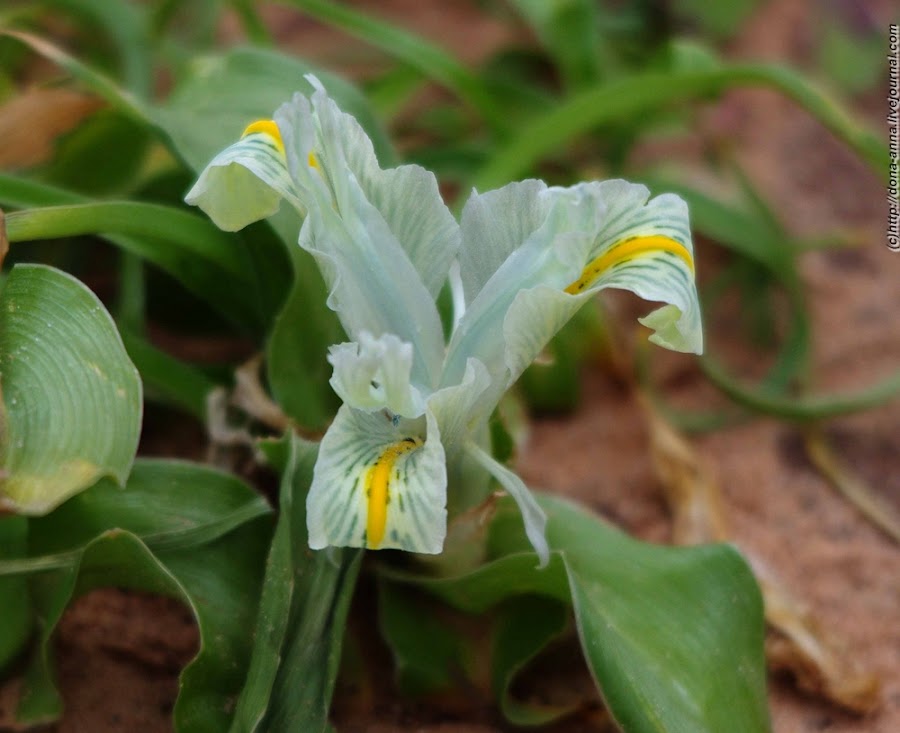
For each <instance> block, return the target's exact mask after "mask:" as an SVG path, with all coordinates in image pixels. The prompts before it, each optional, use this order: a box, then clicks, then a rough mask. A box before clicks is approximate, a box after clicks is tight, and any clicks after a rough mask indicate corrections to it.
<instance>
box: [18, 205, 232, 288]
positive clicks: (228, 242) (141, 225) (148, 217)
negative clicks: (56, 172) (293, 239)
mask: <svg viewBox="0 0 900 733" xmlns="http://www.w3.org/2000/svg"><path fill="white" fill-rule="evenodd" d="M6 229H7V235H8V236H9V241H10V242H23V241H29V240H34V239H55V238H57V237H73V236H77V235H79V234H97V233H99V232H104V233H109V234H124V235H126V236H138V237H151V238H156V239H169V240H171V241H174V242H177V243H178V244H179V245H180V246H181V247H182V248H183V249H185V250H186V251H187V252H189V253H191V254H192V255H195V256H198V257H201V258H203V259H205V260H207V262H208V264H210V265H214V266H216V267H218V268H219V269H220V270H222V271H223V272H225V273H227V274H229V275H231V276H233V277H235V278H236V279H237V281H238V282H240V281H241V280H243V278H244V276H245V275H246V273H245V272H244V267H245V265H246V263H245V262H244V261H243V260H242V258H241V254H240V250H239V249H238V248H236V247H235V246H234V240H233V238H232V237H230V236H229V235H228V234H226V233H225V232H223V231H221V230H219V229H218V228H217V227H215V226H213V225H212V224H211V223H210V222H209V220H208V219H206V218H204V217H202V216H197V215H196V214H192V213H189V212H187V211H182V210H181V209H176V208H174V207H172V206H163V205H161V204H147V203H142V202H138V201H109V202H103V203H83V204H74V205H71V206H48V207H45V208H40V209H26V210H25V211H14V212H12V213H10V214H7V216H6Z"/></svg>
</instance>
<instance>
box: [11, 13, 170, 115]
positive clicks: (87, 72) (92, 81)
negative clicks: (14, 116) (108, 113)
mask: <svg viewBox="0 0 900 733" xmlns="http://www.w3.org/2000/svg"><path fill="white" fill-rule="evenodd" d="M3 36H5V37H7V38H11V39H13V40H15V41H18V42H19V43H21V44H23V45H24V46H26V47H28V48H30V49H31V50H32V51H34V52H35V53H37V54H39V55H40V56H43V57H44V58H46V59H47V60H48V61H51V62H53V63H54V64H56V65H57V66H59V67H60V68H62V69H65V70H66V71H68V72H69V73H70V74H71V75H72V77H73V78H75V79H77V80H78V81H79V82H81V84H82V85H84V87H85V88H86V89H87V90H88V91H90V92H93V93H94V94H96V95H97V96H98V97H100V98H101V99H104V100H105V101H106V102H108V103H109V105H110V107H112V108H113V109H115V110H117V111H119V112H121V113H122V114H123V115H125V116H126V117H129V118H131V119H133V120H135V121H136V122H138V123H139V124H142V125H147V126H150V125H151V124H152V123H151V121H150V119H149V117H148V113H147V109H146V108H145V107H144V104H143V102H142V101H141V100H139V99H138V98H137V97H135V96H134V95H132V94H130V93H129V92H127V91H125V90H124V89H122V88H121V87H119V86H118V85H117V84H116V83H115V82H114V81H112V80H111V79H109V78H108V77H107V76H105V75H104V74H101V73H100V72H98V71H95V70H94V69H92V68H91V67H90V66H88V65H87V64H83V63H82V62H81V61H79V60H78V59H76V58H74V57H72V56H70V55H69V54H67V53H66V52H65V51H63V50H62V49H59V48H57V47H56V46H54V45H53V44H52V43H48V42H47V41H46V40H44V39H43V38H39V37H37V36H34V35H31V34H30V33H22V32H20V31H13V30H8V29H2V28H0V37H3Z"/></svg>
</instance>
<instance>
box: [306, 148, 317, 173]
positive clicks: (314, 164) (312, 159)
mask: <svg viewBox="0 0 900 733" xmlns="http://www.w3.org/2000/svg"><path fill="white" fill-rule="evenodd" d="M306 162H307V163H309V167H310V168H315V169H316V170H319V161H318V160H317V159H316V155H315V153H313V151H312V150H310V151H309V155H308V156H306Z"/></svg>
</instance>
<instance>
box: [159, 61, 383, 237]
mask: <svg viewBox="0 0 900 733" xmlns="http://www.w3.org/2000/svg"><path fill="white" fill-rule="evenodd" d="M309 73H312V74H315V75H316V76H318V77H319V79H320V80H321V82H322V84H324V85H325V87H326V88H327V89H328V94H329V95H330V96H331V97H333V98H334V99H335V101H337V103H338V104H339V105H340V107H341V109H342V110H344V111H345V112H348V113H350V114H352V115H353V116H354V117H355V118H356V119H357V120H358V121H359V123H360V124H361V125H362V126H363V127H364V128H365V130H366V132H367V133H368V134H369V137H370V138H371V139H372V144H373V145H374V146H375V152H376V153H377V155H378V161H379V163H380V164H381V165H382V166H383V167H385V166H389V165H393V161H394V153H393V148H392V147H391V144H390V142H389V141H388V139H387V137H386V136H385V134H384V131H383V130H382V128H381V125H380V124H379V123H378V121H377V120H376V119H375V117H374V116H373V115H372V112H371V110H370V108H369V105H368V103H367V102H366V99H365V97H363V95H362V94H361V93H360V92H359V91H357V90H356V88H355V87H353V86H352V85H351V84H348V83H347V82H346V81H344V80H343V79H341V78H340V77H338V76H335V75H334V74H331V73H329V72H327V71H323V70H322V69H319V68H318V67H315V66H313V65H312V64H310V63H308V62H306V61H303V60H302V59H298V58H293V57H290V56H287V55H285V54H282V53H277V52H275V51H269V50H265V49H260V48H238V49H234V50H231V51H229V52H228V53H225V54H223V55H220V56H211V57H205V58H201V59H198V60H197V61H195V62H194V65H193V67H192V69H191V71H190V73H189V74H188V75H187V77H186V79H185V80H184V81H183V82H182V83H181V84H180V85H179V86H178V87H177V88H176V90H175V91H174V93H173V94H172V95H171V97H169V99H168V100H167V101H166V103H165V104H164V105H163V106H160V107H156V108H154V109H153V110H152V111H151V115H152V117H153V119H154V121H155V122H156V124H157V125H159V127H161V128H162V129H163V130H165V132H166V133H167V134H168V136H169V138H170V139H171V142H172V145H173V147H174V149H175V151H176V152H177V153H178V154H179V155H180V156H181V157H182V158H183V159H184V160H185V161H187V163H188V165H189V166H190V167H191V168H192V169H193V170H194V171H195V172H196V173H199V172H200V171H201V170H203V168H204V167H205V166H206V164H207V163H209V161H210V160H212V158H213V157H214V156H215V155H216V153H218V152H219V151H221V150H223V149H225V148H226V147H228V146H229V145H231V144H232V143H233V142H235V141H236V140H237V139H238V138H239V137H240V135H241V132H242V131H243V130H244V128H245V127H247V125H248V124H250V123H251V122H253V121H254V120H258V119H260V118H266V119H268V118H270V117H272V115H273V114H274V113H275V110H276V109H278V107H280V106H281V105H282V104H283V103H284V102H287V101H288V100H289V99H290V98H291V95H292V94H293V93H294V92H303V93H304V94H307V95H309V94H311V93H312V87H311V86H310V84H309V82H308V81H307V80H306V79H304V78H303V77H304V75H305V74H309ZM295 242H296V235H295V236H294V242H292V244H293V243H295Z"/></svg>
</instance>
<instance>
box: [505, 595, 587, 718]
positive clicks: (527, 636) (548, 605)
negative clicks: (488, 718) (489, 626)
mask: <svg viewBox="0 0 900 733" xmlns="http://www.w3.org/2000/svg"><path fill="white" fill-rule="evenodd" d="M568 626H569V609H568V608H567V607H566V606H565V605H564V604H562V603H560V602H559V601H556V600H553V599H550V598H541V597H540V596H526V597H522V598H516V599H515V600H512V601H509V602H508V603H505V604H503V606H502V607H501V611H500V614H499V616H498V618H497V621H496V624H495V626H494V638H493V649H492V654H491V687H492V688H493V691H494V697H496V698H497V703H498V704H499V706H500V710H501V711H502V712H503V715H504V716H505V717H506V719H507V720H508V721H509V722H511V723H512V724H513V725H521V726H535V725H545V724H547V723H550V722H551V721H553V720H556V719H557V718H561V717H563V716H564V715H566V714H567V713H570V712H572V710H573V709H574V708H573V707H572V706H570V705H548V704H535V703H526V702H523V701H521V700H517V699H515V698H514V697H513V695H512V693H511V691H510V688H511V686H512V684H513V681H514V680H515V677H516V675H517V674H518V673H519V672H520V671H521V670H522V669H523V668H524V667H525V666H526V665H527V664H528V662H530V661H531V660H532V659H534V657H536V656H537V655H538V654H539V653H540V652H541V650H542V649H544V647H546V646H547V644H549V643H550V642H551V641H553V640H554V639H556V638H558V637H559V636H560V635H561V634H562V633H563V632H564V631H565V630H566V629H567V628H568Z"/></svg>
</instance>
